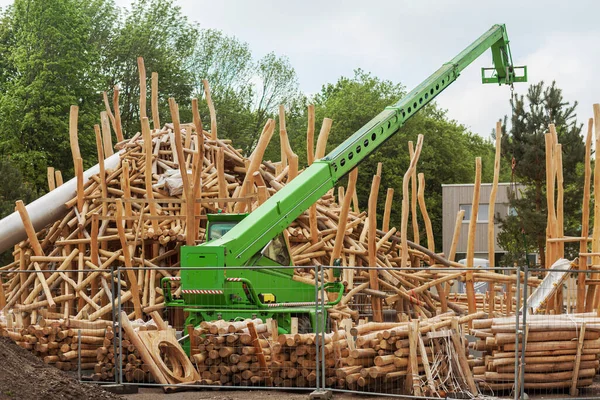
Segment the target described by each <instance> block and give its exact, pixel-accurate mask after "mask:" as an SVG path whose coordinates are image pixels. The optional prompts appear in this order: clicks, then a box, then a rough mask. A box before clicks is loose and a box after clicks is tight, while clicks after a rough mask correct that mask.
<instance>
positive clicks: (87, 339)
mask: <svg viewBox="0 0 600 400" xmlns="http://www.w3.org/2000/svg"><path fill="white" fill-rule="evenodd" d="M53 317H56V315H52V313H47V314H46V316H45V317H44V318H42V319H40V321H39V322H38V323H37V324H35V325H29V326H27V327H26V328H21V329H15V327H13V326H6V327H0V334H1V335H2V336H6V337H10V338H11V339H12V340H14V341H15V342H16V343H17V344H18V345H19V346H21V347H22V348H24V349H27V350H30V351H31V352H33V354H35V355H37V356H38V357H40V358H42V359H43V360H44V362H45V363H47V364H52V365H54V366H55V367H56V368H58V369H61V370H63V371H71V370H77V369H78V368H81V370H89V369H93V368H94V367H95V364H96V357H97V352H98V351H100V349H103V348H106V345H107V344H108V343H109V342H110V339H109V338H110V337H111V336H112V322H109V321H98V322H97V323H95V324H90V323H88V322H87V321H77V320H67V321H63V320H62V319H61V320H57V319H53ZM106 378H108V375H107V376H106Z"/></svg>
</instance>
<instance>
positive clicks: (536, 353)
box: [471, 312, 600, 395]
mask: <svg viewBox="0 0 600 400" xmlns="http://www.w3.org/2000/svg"><path fill="white" fill-rule="evenodd" d="M516 328H517V327H516V325H515V318H514V317H512V318H511V317H507V318H494V319H479V320H474V321H473V329H472V330H471V334H472V335H474V336H476V337H477V338H478V340H477V341H476V342H472V343H471V346H472V348H473V349H475V350H478V351H482V352H483V353H482V356H481V357H482V361H483V362H482V363H480V364H481V365H479V366H475V367H474V368H473V372H474V375H475V378H476V379H478V380H480V381H481V382H482V384H481V385H480V387H481V389H482V390H494V391H500V390H511V389H513V388H514V387H515V382H514V376H515V375H514V373H515V365H517V368H521V367H520V365H521V356H522V350H523V348H525V354H524V356H525V359H524V361H525V371H524V372H525V373H524V377H525V382H524V388H525V390H549V389H558V388H570V389H571V394H572V395H577V388H582V387H586V386H589V385H591V384H592V380H593V378H594V376H595V375H596V372H597V370H598V367H599V360H600V318H598V317H597V316H596V313H595V312H594V313H587V314H572V315H529V316H528V317H527V324H526V327H525V329H524V331H523V332H522V333H521V334H520V335H519V345H518V346H519V347H518V352H517V353H515V345H516V343H515V331H516ZM518 328H519V329H522V325H521V324H520V325H519V326H518ZM523 341H524V342H525V345H524V346H523ZM515 356H518V360H517V362H516V364H515Z"/></svg>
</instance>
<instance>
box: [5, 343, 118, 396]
mask: <svg viewBox="0 0 600 400" xmlns="http://www.w3.org/2000/svg"><path fill="white" fill-rule="evenodd" d="M8 399H11V400H14V399H19V400H21V399H23V400H32V399H41V400H63V399H73V400H75V399H99V400H102V399H106V400H112V399H123V398H122V397H120V396H116V395H114V394H112V393H108V392H105V391H104V390H102V389H100V388H99V387H98V386H96V385H86V384H82V383H79V382H78V381H77V380H75V379H73V378H71V377H69V376H68V375H67V374H65V373H64V372H62V371H60V370H58V369H56V368H54V367H52V366H50V365H46V364H44V362H43V361H42V360H41V359H39V358H37V357H36V356H34V355H33V354H31V353H30V352H29V351H27V350H24V349H22V348H20V347H19V346H17V345H16V344H15V343H14V342H13V341H12V340H10V339H8V338H5V337H0V400H8Z"/></svg>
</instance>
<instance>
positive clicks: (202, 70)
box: [191, 29, 260, 154]
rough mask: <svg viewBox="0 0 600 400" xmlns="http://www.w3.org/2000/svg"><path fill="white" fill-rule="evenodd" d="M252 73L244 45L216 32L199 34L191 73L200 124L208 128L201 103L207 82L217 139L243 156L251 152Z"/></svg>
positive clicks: (206, 30)
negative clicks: (212, 106)
mask: <svg viewBox="0 0 600 400" xmlns="http://www.w3.org/2000/svg"><path fill="white" fill-rule="evenodd" d="M253 71H254V62H253V60H252V53H251V51H250V48H249V46H248V44H247V43H243V42H241V41H239V40H238V39H237V38H235V37H230V36H227V35H225V34H223V33H222V32H221V31H218V30H214V29H204V30H201V31H200V33H199V36H198V41H197V44H196V49H195V51H194V55H193V59H192V66H191V72H192V74H193V76H194V82H195V83H194V85H195V87H196V96H197V97H198V98H199V99H201V102H200V104H199V107H200V114H201V117H202V121H203V123H204V124H205V126H206V127H208V126H209V121H210V116H209V113H208V108H207V106H206V102H205V101H204V100H202V97H203V91H204V88H203V85H202V79H207V80H208V82H209V84H210V88H211V97H212V100H213V102H214V104H215V109H216V114H217V126H218V132H219V136H221V137H225V138H228V139H231V140H232V141H233V143H234V144H235V146H237V147H239V148H241V149H242V150H243V152H244V153H246V154H249V152H250V151H251V150H252V144H253V140H254V136H255V135H256V133H255V129H254V122H255V121H254V119H255V114H254V111H253V109H252V95H253V90H252V89H253V85H252V83H251V78H252V74H253ZM259 133H260V132H259Z"/></svg>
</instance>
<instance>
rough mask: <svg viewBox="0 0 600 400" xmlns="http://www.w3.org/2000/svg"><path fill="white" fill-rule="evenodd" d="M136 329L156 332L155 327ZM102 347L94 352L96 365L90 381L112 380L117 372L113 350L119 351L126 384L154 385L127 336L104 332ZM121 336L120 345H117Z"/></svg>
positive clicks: (143, 326) (108, 331)
mask: <svg viewBox="0 0 600 400" xmlns="http://www.w3.org/2000/svg"><path fill="white" fill-rule="evenodd" d="M136 329H139V330H142V331H145V330H156V326H155V325H139V326H137V328H136ZM106 333H107V334H106V336H105V341H104V346H102V347H100V348H98V350H96V364H95V365H94V373H93V374H92V376H91V377H92V379H93V380H94V381H107V380H113V379H114V376H115V374H118V373H119V372H118V371H117V368H116V367H117V361H118V357H116V356H115V349H116V351H117V352H119V351H120V353H121V357H122V359H121V360H122V368H123V379H124V380H125V381H127V382H135V383H154V377H153V376H152V375H151V374H150V370H149V368H148V366H147V365H145V364H144V362H143V361H142V359H141V357H140V353H139V351H138V349H137V348H136V347H135V345H134V344H133V343H132V342H131V340H130V339H129V336H128V335H127V334H126V333H124V332H123V331H117V334H116V335H115V334H114V333H113V332H112V330H108V329H107V331H106ZM119 336H121V343H119Z"/></svg>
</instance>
